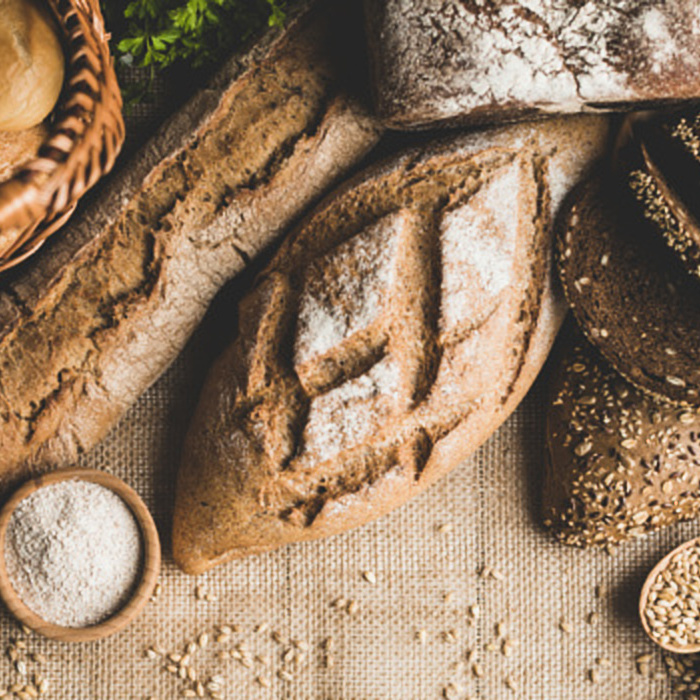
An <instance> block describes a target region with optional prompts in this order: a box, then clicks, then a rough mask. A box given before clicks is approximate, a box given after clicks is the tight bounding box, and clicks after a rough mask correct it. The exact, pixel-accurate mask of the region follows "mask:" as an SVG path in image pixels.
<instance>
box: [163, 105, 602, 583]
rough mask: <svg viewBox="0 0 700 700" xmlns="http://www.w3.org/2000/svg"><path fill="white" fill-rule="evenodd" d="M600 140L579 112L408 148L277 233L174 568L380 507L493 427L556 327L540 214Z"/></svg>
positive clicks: (183, 486) (195, 435)
mask: <svg viewBox="0 0 700 700" xmlns="http://www.w3.org/2000/svg"><path fill="white" fill-rule="evenodd" d="M606 140H607V122H606V120H605V119H603V118H598V117H588V118H573V119H569V120H556V121H552V122H547V123H539V124H527V125H522V126H519V127H515V128H512V129H506V130H498V131H491V132H488V133H483V134H472V135H467V136H464V135H460V136H457V137H455V136H453V137H452V138H450V139H449V140H444V141H442V142H438V143H434V144H429V145H427V146H425V147H422V148H418V149H413V150H409V151H403V152H401V153H399V154H396V155H394V156H393V157H391V158H390V159H389V160H387V161H385V162H383V163H381V164H379V165H376V166H374V167H372V168H370V169H369V170H367V171H366V172H364V173H362V174H360V175H359V176H358V177H356V178H355V179H354V180H352V181H351V182H349V183H347V184H345V185H344V186H342V187H341V188H340V189H339V190H337V191H336V192H335V193H333V194H332V195H330V196H329V197H328V198H326V199H325V200H324V202H323V203H322V204H321V205H319V206H318V207H317V208H316V209H315V210H314V211H313V212H312V213H311V214H310V215H309V216H308V217H307V218H306V219H305V220H304V221H303V222H302V223H301V224H300V226H299V227H297V228H296V229H295V230H294V231H293V232H292V233H291V234H290V236H289V237H288V238H287V239H285V241H284V243H283V245H282V247H281V249H280V250H279V251H278V253H277V254H276V256H275V258H274V259H273V260H272V261H271V262H270V264H269V265H268V267H267V268H266V269H265V270H264V271H263V272H262V273H261V276H260V277H259V278H258V280H257V282H256V284H255V286H254V288H253V290H252V291H251V292H250V293H249V294H247V295H246V296H245V297H244V298H243V299H242V300H241V302H240V307H239V325H238V336H237V338H236V340H235V341H234V343H233V344H232V345H231V346H230V347H229V349H228V350H227V351H226V352H225V353H224V354H223V356H222V357H221V358H220V359H219V360H218V362H217V363H216V364H215V366H214V367H213V369H212V370H211V372H210V374H209V377H208V378H207V381H206V383H205V386H204V388H203V391H202V394H201V397H200V400H199V404H198V407H197V409H196V412H195V415H194V418H193V420H192V423H191V425H190V427H189V429H188V434H187V437H186V440H185V445H184V449H183V457H182V463H181V467H180V472H179V476H178V483H177V491H176V502H175V517H174V524H173V554H174V557H175V560H176V562H177V563H178V564H179V565H180V566H181V567H182V568H183V569H184V570H185V571H187V572H190V573H198V572H201V571H204V570H206V569H208V568H210V567H212V566H215V565H217V564H220V563H222V562H224V561H227V560H229V559H232V558H235V557H240V556H244V555H246V554H253V553H257V552H261V551H265V550H269V549H273V548H275V547H279V546H280V545H283V544H285V543H287V542H294V541H300V540H310V539H315V538H318V537H325V536H328V535H332V534H335V533H339V532H342V531H344V530H347V529H349V528H352V527H356V526H358V525H361V524H363V523H365V522H367V521H369V520H372V519H374V518H377V517H379V516H380V515H382V514H383V513H386V512H388V511H389V510H391V509H393V508H395V507H396V506H398V505H400V504H401V503H403V502H405V501H407V500H408V499H409V498H412V497H413V496H415V495H417V494H418V493H420V492H421V491H422V490H423V489H425V488H426V487H427V486H428V485H429V484H431V483H432V482H434V481H435V480H436V479H438V478H439V477H441V476H442V475H444V474H445V473H447V472H448V471H449V470H450V469H452V468H454V467H455V466H457V465H458V464H459V463H460V462H461V461H462V460H463V459H464V458H465V457H467V456H468V455H469V453H471V452H472V451H473V450H475V449H476V448H477V447H478V446H479V445H480V444H481V443H482V442H483V441H484V440H486V439H487V438H488V437H489V435H490V434H491V433H492V432H493V431H494V430H496V428H497V427H498V426H499V425H500V424H501V423H502V422H503V421H504V420H505V419H506V418H507V417H508V415H509V414H510V413H511V411H512V410H513V409H514V408H515V407H516V406H517V404H518V403H519V401H520V399H521V398H522V397H523V396H524V394H525V392H526V391H527V390H528V388H529V387H530V385H531V383H532V381H533V380H534V378H535V376H536V375H537V373H538V371H539V369H540V367H541V365H542V363H543V362H544V360H545V358H546V357H547V354H548V352H549V349H550V346H551V343H552V341H553V339H554V336H555V334H556V332H557V330H558V328H559V323H560V320H561V313H562V303H561V299H560V297H559V296H558V294H557V292H556V290H555V289H554V288H553V286H552V283H553V279H552V277H553V270H552V269H551V268H552V259H551V250H552V248H551V245H552V228H553V226H552V222H553V218H554V215H555V213H556V212H557V210H558V208H559V204H560V202H561V200H562V198H563V197H564V194H565V193H566V192H567V190H568V189H569V188H570V187H571V185H572V184H573V183H574V182H576V181H577V180H578V179H579V178H580V177H581V174H582V173H583V172H584V171H586V170H587V169H588V168H589V166H590V165H591V163H592V161H594V160H596V159H597V158H598V157H600V156H601V154H602V152H603V150H604V147H605V144H606Z"/></svg>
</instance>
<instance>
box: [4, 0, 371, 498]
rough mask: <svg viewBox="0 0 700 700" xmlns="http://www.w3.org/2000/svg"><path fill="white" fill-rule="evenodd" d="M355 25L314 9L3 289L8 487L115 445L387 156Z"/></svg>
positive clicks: (340, 10)
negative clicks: (266, 275)
mask: <svg viewBox="0 0 700 700" xmlns="http://www.w3.org/2000/svg"><path fill="white" fill-rule="evenodd" d="M348 13H350V18H351V19H352V16H354V10H353V8H352V3H344V2H343V3H338V2H336V1H335V0H331V1H329V2H318V3H310V2H306V3H302V4H301V6H300V7H299V9H298V10H297V11H295V12H294V13H293V14H292V18H291V22H290V23H289V24H288V26H287V28H286V29H285V30H283V31H278V30H272V31H271V32H270V33H268V34H266V35H265V37H264V38H263V39H262V41H260V42H258V43H257V44H256V45H254V46H253V48H252V49H251V50H250V51H249V52H247V53H245V54H242V55H238V56H235V57H234V58H233V59H232V60H231V61H230V62H229V63H228V64H227V65H226V66H225V67H224V69H223V71H222V73H221V74H220V75H219V76H218V78H216V80H215V81H214V83H213V85H212V87H210V88H208V89H205V90H203V91H202V92H200V93H199V94H198V95H196V96H195V98H194V99H193V100H192V101H191V102H190V103H189V104H188V105H186V106H185V107H184V108H183V109H182V110H181V111H180V112H179V113H178V114H177V115H176V116H175V117H174V118H173V119H172V120H171V121H170V123H169V124H168V125H166V127H165V128H164V129H163V130H162V131H161V132H160V133H159V134H158V135H157V136H156V137H155V139H154V140H153V141H151V142H150V143H149V144H148V145H147V146H146V147H145V148H144V149H143V150H142V151H141V152H140V153H139V154H138V155H137V156H136V157H135V158H134V159H133V160H132V161H130V162H128V163H125V164H124V165H123V167H122V168H121V173H120V174H119V175H118V177H116V178H115V179H113V180H112V182H111V183H110V184H108V185H107V186H106V187H104V188H103V190H102V191H101V194H100V196H99V197H98V198H97V199H96V201H94V202H93V203H92V205H91V206H90V207H89V208H88V209H86V210H85V212H84V213H83V214H82V215H80V216H77V217H74V218H73V219H71V222H70V224H69V225H68V226H67V227H66V228H65V229H64V230H63V231H62V234H61V236H60V240H58V241H57V242H56V243H52V244H49V245H48V246H47V249H46V250H45V251H42V252H40V254H39V257H38V258H37V259H36V260H32V262H31V264H30V265H27V266H25V267H24V268H23V269H21V270H20V271H19V272H17V273H13V274H10V275H8V276H5V277H4V278H3V284H2V291H1V292H0V372H1V376H2V381H1V382H0V406H2V409H1V410H0V487H5V486H7V484H8V481H9V479H10V478H12V477H16V476H19V475H23V474H25V473H26V472H27V471H28V470H30V469H31V468H39V467H40V468H42V469H45V468H46V467H47V466H56V465H60V464H66V463H69V462H71V461H72V460H74V459H75V457H76V455H77V454H78V453H80V452H81V451H83V450H86V449H88V448H89V447H91V446H92V445H94V444H95V443H96V442H97V441H98V440H99V439H100V438H102V437H103V436H104V434H105V433H106V432H107V430H108V429H109V428H110V426H112V425H113V424H114V423H115V422H116V421H117V419H118V418H119V417H120V416H121V415H122V414H123V412H124V411H125V410H126V409H127V407H128V406H129V405H130V404H131V403H132V402H133V401H134V400H135V399H136V398H137V397H138V396H139V395H140V394H141V393H142V392H143V391H144V390H145V389H146V388H147V387H148V386H149V385H150V384H151V383H152V382H153V381H154V380H155V379H156V378H157V377H158V376H159V374H160V373H161V372H162V371H163V370H164V369H165V368H166V367H167V366H168V364H169V363H170V362H171V361H172V360H173V359H174V358H175V357H176V355H177V353H178V352H179V350H180V349H181V348H182V346H183V344H184V343H185V341H186V339H187V338H188V336H189V335H190V333H191V331H192V330H193V329H194V328H195V326H196V325H197V323H198V321H199V320H200V319H201V317H202V315H203V314H204V312H205V310H206V308H207V305H208V303H209V301H210V300H211V299H212V297H213V295H214V294H215V292H216V291H217V290H218V289H219V288H220V287H221V285H222V284H223V283H224V282H225V281H226V280H228V279H229V278H230V277H232V276H233V275H234V274H236V273H237V272H238V271H240V270H242V269H243V268H244V267H245V266H246V265H247V263H248V262H249V260H250V259H251V258H252V257H254V256H255V255H257V253H258V252H259V251H260V250H261V249H262V248H263V247H264V246H266V245H268V244H269V243H270V242H271V241H272V240H273V239H274V238H275V237H276V236H277V235H278V234H279V233H280V232H281V231H282V230H284V228H285V227H287V226H288V225H289V224H290V222H291V221H292V220H293V219H294V218H295V217H297V216H298V215H299V214H300V212H301V211H302V210H303V209H304V207H306V206H307V205H309V204H310V203H311V202H312V201H313V200H314V199H315V198H317V197H318V196H319V195H320V194H321V193H322V192H323V191H324V190H325V189H326V188H327V187H328V186H329V185H330V184H331V183H332V182H333V181H334V180H335V179H336V178H338V177H339V176H340V175H342V174H343V173H344V172H345V171H346V170H347V169H348V168H350V167H351V166H352V165H353V164H355V163H356V162H357V161H358V160H359V159H360V158H361V157H362V156H363V155H364V154H365V153H366V152H367V151H368V150H370V149H371V148H372V146H373V145H374V144H375V143H376V142H377V140H378V138H379V132H380V130H379V129H378V127H377V125H376V122H375V121H374V120H373V119H372V118H371V117H370V116H369V115H368V113H367V111H366V109H365V107H364V105H363V101H362V99H361V95H356V94H354V92H353V89H354V83H353V82H352V80H351V79H350V78H349V76H351V75H352V73H351V72H350V71H353V70H356V69H357V65H358V62H359V61H360V60H361V59H360V58H359V57H358V56H357V55H356V54H353V53H352V50H351V49H352V46H353V45H354V44H357V43H358V42H357V36H358V34H357V33H352V32H351V34H350V35H348V32H350V30H351V27H353V26H357V30H358V32H361V16H357V17H356V21H353V22H350V21H349V19H348V16H349V15H348ZM347 37H349V38H347ZM344 61H347V62H348V63H345V62H344Z"/></svg>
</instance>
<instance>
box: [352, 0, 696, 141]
mask: <svg viewBox="0 0 700 700" xmlns="http://www.w3.org/2000/svg"><path fill="white" fill-rule="evenodd" d="M365 10H366V18H367V32H368V36H369V44H370V50H371V55H372V59H373V60H372V65H373V75H374V84H375V94H376V102H377V105H378V110H379V113H380V116H381V117H382V118H383V119H384V120H385V121H386V123H387V124H388V125H389V126H392V127H395V128H401V129H403V128H420V127H426V126H431V125H435V124H440V123H446V122H448V123H455V122H459V123H465V124H466V123H469V124H471V123H493V122H495V121H498V120H505V119H515V118H521V119H522V118H523V117H527V116H532V115H534V114H536V113H540V112H546V113H553V112H578V111H582V110H593V109H595V110H601V109H611V108H612V109H619V108H620V107H627V108H630V107H634V105H636V104H637V105H638V104H646V105H649V104H651V103H659V102H662V103H663V102H669V101H674V100H682V99H686V98H691V97H698V96H700V9H699V5H698V3H697V0H641V1H640V0H590V1H589V2H581V1H580V0H498V2H496V1H495V0H486V1H485V2H478V1H477V0H442V1H441V2H439V3H436V2H435V1H434V0H365Z"/></svg>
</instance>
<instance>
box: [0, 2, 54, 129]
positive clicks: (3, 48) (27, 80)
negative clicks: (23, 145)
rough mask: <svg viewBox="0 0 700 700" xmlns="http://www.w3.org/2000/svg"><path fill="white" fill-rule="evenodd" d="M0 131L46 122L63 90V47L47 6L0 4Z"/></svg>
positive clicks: (37, 4)
mask: <svg viewBox="0 0 700 700" xmlns="http://www.w3.org/2000/svg"><path fill="white" fill-rule="evenodd" d="M0 17H2V21H1V22H0V56H2V60H1V61H0V131H21V130H24V129H29V128H31V127H32V126H36V125H37V124H39V123H40V122H42V121H43V120H44V119H45V118H46V117H47V116H48V114H49V112H51V110H52V109H53V108H54V105H55V104H56V101H57V100H58V96H59V94H60V92H61V87H62V86H63V76H64V73H65V66H64V64H65V58H64V56H63V47H62V46H61V41H60V39H59V36H58V32H57V30H56V27H55V22H54V21H53V18H52V17H51V14H50V12H49V8H48V6H47V5H46V2H45V0H0Z"/></svg>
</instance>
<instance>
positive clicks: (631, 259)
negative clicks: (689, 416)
mask: <svg viewBox="0 0 700 700" xmlns="http://www.w3.org/2000/svg"><path fill="white" fill-rule="evenodd" d="M556 251H557V254H556V257H557V263H558V268H559V275H560V277H561V281H562V285H563V287H564V291H565V293H566V298H567V300H568V302H569V304H570V306H571V308H572V309H573V312H574V315H575V316H576V320H577V321H578V323H579V326H580V327H581V329H582V330H583V332H584V333H585V335H586V337H588V339H589V340H590V341H591V342H592V343H593V344H594V345H595V346H596V347H597V348H598V349H599V350H600V351H601V353H602V354H603V356H604V357H605V358H606V360H608V362H609V363H610V364H611V365H612V366H613V367H614V368H615V369H616V370H617V371H618V372H620V373H621V374H622V375H624V376H625V377H626V378H627V379H629V380H630V381H631V382H632V383H634V384H635V385H636V386H638V387H639V388H640V389H642V390H644V391H647V392H648V393H650V394H652V395H654V396H657V397H660V398H665V399H666V400H669V401H673V402H675V403H679V404H695V405H700V281H699V280H698V279H697V278H696V277H694V276H692V275H689V274H688V273H687V271H686V269H685V268H684V267H683V266H682V265H681V263H680V261H679V260H678V259H677V257H676V256H675V255H674V254H673V252H672V251H671V250H670V249H669V248H668V246H667V245H666V244H665V242H664V241H663V239H662V237H661V236H660V235H659V234H658V232H657V231H656V229H655V228H654V227H653V226H652V224H651V223H650V222H649V221H648V220H647V219H645V218H644V217H643V216H642V212H641V208H640V207H639V206H638V204H637V203H636V202H635V201H634V200H633V198H632V195H631V193H630V192H629V190H628V188H627V187H626V186H625V185H624V184H623V183H621V182H619V181H618V180H617V179H613V178H611V177H609V175H608V174H607V173H606V174H605V175H600V174H597V175H596V176H595V177H593V178H591V179H590V180H589V181H587V182H585V183H583V184H582V185H581V186H579V187H578V188H577V189H576V192H575V193H574V194H573V196H572V198H571V206H570V208H568V209H567V211H566V212H565V213H564V216H563V217H562V222H561V226H560V227H559V235H558V236H557V246H556Z"/></svg>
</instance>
